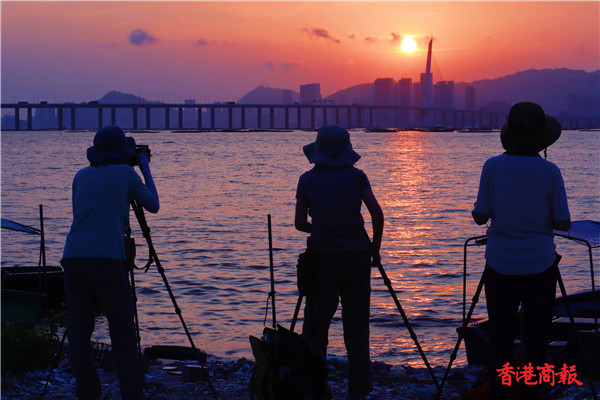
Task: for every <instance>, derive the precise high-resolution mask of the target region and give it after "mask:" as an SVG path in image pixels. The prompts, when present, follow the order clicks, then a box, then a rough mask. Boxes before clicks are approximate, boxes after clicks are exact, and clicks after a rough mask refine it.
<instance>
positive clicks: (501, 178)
mask: <svg viewBox="0 0 600 400" xmlns="http://www.w3.org/2000/svg"><path fill="white" fill-rule="evenodd" d="M474 211H476V212H478V213H480V214H485V215H489V216H490V218H491V220H492V222H491V226H490V228H489V229H488V231H487V236H488V241H487V246H486V251H485V258H486V261H487V262H488V264H489V265H490V267H492V268H493V269H494V270H496V271H497V272H499V273H501V274H505V275H526V274H537V273H541V272H543V271H545V270H546V269H547V268H549V267H550V266H551V265H552V264H553V262H554V260H555V258H556V254H555V250H556V246H555V244H554V233H553V229H552V226H553V224H552V222H553V221H564V220H568V219H570V218H571V216H570V214H569V207H568V205H567V194H566V191H565V185H564V182H563V179H562V175H561V173H560V169H559V168H558V167H557V166H556V165H555V164H553V163H551V162H550V161H547V160H544V159H543V158H541V157H539V156H520V155H508V154H502V155H499V156H496V157H492V158H490V159H489V160H487V161H486V162H485V164H484V166H483V170H482V172H481V180H480V183H479V192H478V193H477V203H476V205H475V209H474Z"/></svg>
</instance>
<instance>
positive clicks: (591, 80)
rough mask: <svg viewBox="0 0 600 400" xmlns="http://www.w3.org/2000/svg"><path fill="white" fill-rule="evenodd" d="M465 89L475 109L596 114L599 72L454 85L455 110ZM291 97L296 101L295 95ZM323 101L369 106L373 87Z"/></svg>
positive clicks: (276, 95)
mask: <svg viewBox="0 0 600 400" xmlns="http://www.w3.org/2000/svg"><path fill="white" fill-rule="evenodd" d="M434 78H435V77H434ZM467 86H473V87H474V88H475V92H476V104H477V108H484V109H488V110H490V109H494V110H497V111H508V109H509V108H510V105H512V104H514V103H517V102H519V101H533V102H536V103H539V104H541V105H542V106H543V107H544V109H545V110H546V112H547V113H548V114H553V115H558V114H560V113H570V114H576V113H583V114H588V115H589V114H592V115H598V114H600V105H599V103H600V70H598V71H595V72H585V71H581V70H570V69H566V68H560V69H543V70H535V69H530V70H527V71H522V72H518V73H515V74H512V75H507V76H504V77H501V78H497V79H485V80H479V81H473V82H470V83H465V82H458V83H455V85H454V95H455V102H454V104H455V108H457V109H464V107H465V88H466V87H467ZM284 90H285V89H276V88H269V87H264V86H259V87H257V88H256V89H254V90H252V91H250V92H249V93H247V94H246V95H244V96H242V98H241V99H240V100H239V101H238V103H241V104H260V103H263V104H282V102H283V92H284ZM293 94H294V97H296V96H297V97H298V98H299V94H298V93H297V92H293ZM324 100H327V101H331V102H333V103H334V104H373V103H374V101H373V83H362V84H359V85H355V86H352V87H349V88H346V89H342V90H339V91H337V92H335V93H333V94H331V95H329V96H327V97H325V99H324ZM295 101H297V100H295ZM293 102H294V101H293Z"/></svg>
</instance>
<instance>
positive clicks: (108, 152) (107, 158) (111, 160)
mask: <svg viewBox="0 0 600 400" xmlns="http://www.w3.org/2000/svg"><path fill="white" fill-rule="evenodd" d="M133 148H135V141H134V140H133V138H131V137H127V138H126V137H125V132H123V130H122V129H121V128H120V127H118V126H116V125H109V126H105V127H103V128H101V129H100V130H99V131H98V132H96V135H95V136H94V145H93V146H92V147H90V148H88V150H87V158H88V160H89V161H90V162H91V163H92V164H118V163H129V162H130V160H131V158H132V157H133V155H134V151H133Z"/></svg>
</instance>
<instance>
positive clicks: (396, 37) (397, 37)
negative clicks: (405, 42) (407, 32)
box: [391, 32, 402, 44]
mask: <svg viewBox="0 0 600 400" xmlns="http://www.w3.org/2000/svg"><path fill="white" fill-rule="evenodd" d="M391 35H392V44H396V43H398V42H400V41H401V40H402V35H398V34H397V33H394V32H391Z"/></svg>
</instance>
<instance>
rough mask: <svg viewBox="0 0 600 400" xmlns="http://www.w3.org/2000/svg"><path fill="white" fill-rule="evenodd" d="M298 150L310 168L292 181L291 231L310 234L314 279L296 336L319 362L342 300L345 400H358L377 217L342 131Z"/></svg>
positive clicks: (379, 228)
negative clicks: (312, 344) (304, 338)
mask: <svg viewBox="0 0 600 400" xmlns="http://www.w3.org/2000/svg"><path fill="white" fill-rule="evenodd" d="M303 150H304V154H305V155H306V157H307V158H308V161H309V162H310V163H313V164H315V166H314V168H312V169H311V170H309V171H307V172H305V173H304V174H302V176H300V179H299V181H298V188H297V192H296V214H295V226H296V229H298V230H300V231H302V232H307V233H310V238H309V242H310V245H309V246H310V249H311V251H312V252H313V253H314V254H316V277H315V279H314V289H313V290H312V292H310V293H308V294H307V301H306V307H305V309H304V325H303V328H302V331H303V333H305V334H307V335H308V336H310V337H312V338H313V339H314V340H315V341H316V343H317V345H318V346H319V348H320V350H321V352H322V354H323V356H326V355H327V336H328V329H329V325H330V323H331V319H332V317H333V315H334V314H335V311H336V309H337V306H338V302H339V300H340V299H341V303H342V324H343V329H344V339H345V344H346V349H347V351H348V360H349V372H348V374H349V375H348V395H347V398H348V399H364V398H366V395H367V394H368V393H369V392H370V391H371V390H372V384H371V379H370V356H369V304H370V290H371V288H370V273H371V265H378V264H379V263H380V262H381V259H380V255H379V250H380V247H381V238H382V234H383V212H382V210H381V207H380V206H379V203H378V202H377V199H376V198H375V195H374V194H373V190H372V189H371V185H370V183H369V179H368V178H367V175H366V174H365V173H364V172H363V171H361V170H360V169H358V168H356V167H355V166H354V163H356V162H357V161H358V160H359V158H360V155H358V153H356V152H355V151H354V150H353V149H352V144H351V142H350V134H349V133H348V131H347V130H346V129H344V128H342V127H341V126H338V125H328V126H324V127H322V128H320V129H319V130H318V132H317V139H316V141H315V142H313V143H310V144H308V145H306V146H304V148H303ZM363 203H364V204H365V205H366V207H367V210H368V211H369V213H370V214H371V220H372V224H373V241H372V243H371V241H370V240H369V237H368V235H367V233H366V231H365V228H364V220H363V217H362V215H361V212H360V210H361V205H362V204H363ZM309 216H310V217H311V222H309V220H308V217H309ZM321 396H324V395H323V394H321Z"/></svg>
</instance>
